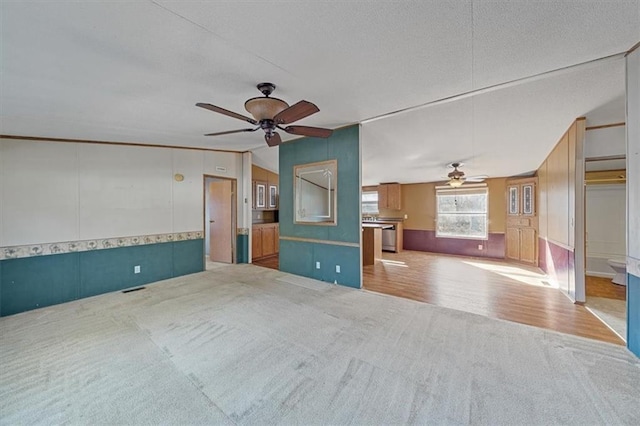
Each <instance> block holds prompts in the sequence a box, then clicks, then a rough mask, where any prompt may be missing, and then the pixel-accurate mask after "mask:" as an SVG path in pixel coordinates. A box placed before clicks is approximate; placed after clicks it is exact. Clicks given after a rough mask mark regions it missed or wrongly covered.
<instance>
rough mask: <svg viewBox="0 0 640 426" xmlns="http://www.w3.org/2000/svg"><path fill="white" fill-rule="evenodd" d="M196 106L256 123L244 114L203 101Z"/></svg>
mask: <svg viewBox="0 0 640 426" xmlns="http://www.w3.org/2000/svg"><path fill="white" fill-rule="evenodd" d="M196 106H198V107H200V108H204V109H208V110H209V111H213V112H217V113H218V114H224V115H226V116H229V117H233V118H237V119H238V120H242V121H247V122H249V123H251V124H258V122H257V121H256V120H254V119H253V118H249V117H247V116H245V115H242V114H238V113H236V112H233V111H229V110H227V109H224V108H220V107H218V106H215V105H211V104H204V103H201V102H200V103H197V104H196ZM285 111H286V110H285Z"/></svg>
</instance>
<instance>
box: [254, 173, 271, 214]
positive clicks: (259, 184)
mask: <svg viewBox="0 0 640 426" xmlns="http://www.w3.org/2000/svg"><path fill="white" fill-rule="evenodd" d="M252 184H253V185H252V195H253V197H252V199H253V203H252V207H253V208H254V209H255V210H264V209H266V208H267V182H263V181H261V180H254V181H252Z"/></svg>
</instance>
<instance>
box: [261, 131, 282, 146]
mask: <svg viewBox="0 0 640 426" xmlns="http://www.w3.org/2000/svg"><path fill="white" fill-rule="evenodd" d="M264 140H266V141H267V145H269V146H278V145H280V144H281V143H282V139H281V138H280V135H279V134H278V133H276V132H273V133H272V134H271V136H269V135H264Z"/></svg>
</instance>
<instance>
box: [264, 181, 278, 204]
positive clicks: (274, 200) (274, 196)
mask: <svg viewBox="0 0 640 426" xmlns="http://www.w3.org/2000/svg"><path fill="white" fill-rule="evenodd" d="M279 195H280V194H279V193H278V185H277V184H274V183H271V182H269V192H268V194H267V208H269V209H271V210H277V209H278V198H279Z"/></svg>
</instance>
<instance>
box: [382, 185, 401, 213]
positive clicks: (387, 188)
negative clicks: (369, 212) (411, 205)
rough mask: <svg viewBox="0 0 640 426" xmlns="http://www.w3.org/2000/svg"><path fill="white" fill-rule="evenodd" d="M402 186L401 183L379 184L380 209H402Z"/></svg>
mask: <svg viewBox="0 0 640 426" xmlns="http://www.w3.org/2000/svg"><path fill="white" fill-rule="evenodd" d="M400 196H401V187H400V184H399V183H381V184H380V185H378V210H380V209H388V210H400V209H401V208H402V206H401V199H400V198H401V197H400Z"/></svg>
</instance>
